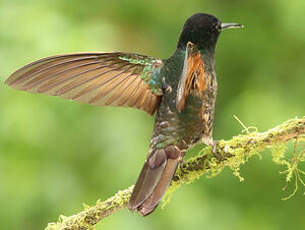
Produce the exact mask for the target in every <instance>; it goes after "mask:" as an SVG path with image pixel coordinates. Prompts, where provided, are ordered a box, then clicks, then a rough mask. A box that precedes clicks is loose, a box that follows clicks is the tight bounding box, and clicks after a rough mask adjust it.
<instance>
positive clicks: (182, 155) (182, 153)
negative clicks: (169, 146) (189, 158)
mask: <svg viewBox="0 0 305 230" xmlns="http://www.w3.org/2000/svg"><path fill="white" fill-rule="evenodd" d="M185 153H186V151H185V150H184V151H181V156H180V157H179V168H180V170H181V172H183V173H185V172H186V171H185V170H184V169H183V167H184V155H185Z"/></svg>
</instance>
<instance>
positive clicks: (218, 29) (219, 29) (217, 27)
mask: <svg viewBox="0 0 305 230" xmlns="http://www.w3.org/2000/svg"><path fill="white" fill-rule="evenodd" d="M215 29H216V30H217V31H219V32H220V31H221V22H217V24H216V25H215Z"/></svg>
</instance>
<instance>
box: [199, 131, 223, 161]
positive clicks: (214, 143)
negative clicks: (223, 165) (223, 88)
mask: <svg viewBox="0 0 305 230" xmlns="http://www.w3.org/2000/svg"><path fill="white" fill-rule="evenodd" d="M202 142H203V143H204V144H205V145H209V146H211V147H212V154H213V156H214V157H215V158H216V159H217V160H218V161H220V160H221V159H222V157H221V156H220V155H219V154H218V152H217V143H218V141H217V140H216V141H215V140H213V138H211V137H209V138H202Z"/></svg>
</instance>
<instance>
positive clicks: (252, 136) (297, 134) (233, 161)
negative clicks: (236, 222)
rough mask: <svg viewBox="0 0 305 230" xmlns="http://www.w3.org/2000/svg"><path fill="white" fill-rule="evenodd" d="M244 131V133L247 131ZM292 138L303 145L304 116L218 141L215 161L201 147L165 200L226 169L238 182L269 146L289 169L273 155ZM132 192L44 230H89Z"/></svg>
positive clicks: (122, 205) (122, 204) (178, 174)
mask: <svg viewBox="0 0 305 230" xmlns="http://www.w3.org/2000/svg"><path fill="white" fill-rule="evenodd" d="M246 131H247V132H248V129H247V130H246ZM296 138H297V139H298V142H299V143H300V142H305V117H303V118H302V119H297V118H296V119H291V120H288V121H286V122H284V123H282V124H280V125H278V126H276V127H275V128H272V129H270V130H268V131H266V132H263V133H259V132H256V131H254V132H251V133H249V132H248V133H247V134H245V135H239V136H235V137H233V138H232V139H231V140H227V141H225V140H221V141H219V142H218V143H217V155H218V156H219V157H217V159H216V158H215V157H214V156H213V154H212V151H211V148H210V147H205V148H203V149H202V150H201V151H200V152H199V154H198V155H197V156H196V157H193V158H191V159H189V160H187V161H186V163H185V164H184V167H183V170H180V169H178V170H177V172H176V174H175V176H174V178H173V181H172V184H171V186H170V188H169V191H168V192H167V193H166V197H167V200H168V199H169V197H170V196H169V195H170V194H172V192H173V191H174V190H176V189H177V188H178V187H179V186H181V185H182V184H184V183H190V182H192V181H194V180H195V179H198V178H199V177H200V176H201V175H203V174H204V173H210V174H211V175H216V174H218V173H219V172H221V171H222V170H223V169H224V168H225V167H226V166H227V167H230V168H231V169H232V170H233V174H234V175H236V176H238V177H239V178H240V180H242V177H240V175H239V167H240V165H242V164H244V163H245V162H246V161H247V160H248V159H249V158H250V157H252V156H254V155H258V154H259V153H260V152H262V151H263V150H264V149H266V148H270V147H272V148H273V149H274V150H276V151H275V152H274V153H273V154H275V155H274V156H273V158H274V161H275V162H277V163H281V162H285V164H286V166H287V167H288V168H289V166H291V165H290V163H287V162H288V161H286V160H283V154H281V155H280V156H276V152H279V151H280V150H279V149H280V148H281V146H282V147H283V144H285V143H287V142H288V141H290V140H292V139H296ZM282 152H284V151H282ZM302 157H303V158H302V159H304V156H302ZM280 160H281V161H280ZM287 164H288V165H287ZM296 169H297V168H296ZM297 170H298V169H297ZM132 189H133V186H131V187H129V188H127V189H125V190H123V191H119V192H118V193H116V194H115V195H114V196H112V197H110V198H109V199H107V200H105V201H103V202H101V201H97V202H96V205H94V206H92V207H87V208H85V210H84V211H82V212H80V213H78V214H76V215H73V216H70V217H65V216H60V217H59V220H58V222H56V223H49V224H48V226H47V227H46V230H59V229H60V230H85V229H89V228H90V227H92V226H94V225H95V224H97V223H98V222H99V221H101V220H102V219H104V218H105V217H107V216H109V215H112V214H113V213H115V212H118V211H119V210H121V209H123V208H125V207H126V206H127V203H128V200H129V198H130V195H131V192H132Z"/></svg>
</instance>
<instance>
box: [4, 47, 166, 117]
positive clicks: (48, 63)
mask: <svg viewBox="0 0 305 230" xmlns="http://www.w3.org/2000/svg"><path fill="white" fill-rule="evenodd" d="M162 66H163V63H162V60H160V59H155V58H152V57H148V56H144V55H138V54H130V53H120V52H117V53H80V54H67V55H58V56H52V57H48V58H44V59H40V60H38V61H36V62H33V63H31V64H28V65H26V66H24V67H22V68H20V69H19V70H17V71H16V72H15V73H13V74H12V75H11V76H10V77H9V78H8V79H7V80H6V84H8V85H10V86H11V87H13V88H16V89H19V90H24V91H28V92H31V93H42V94H47V95H53V96H59V97H62V98H66V99H69V100H74V101H78V102H81V103H89V104H93V105H99V106H104V105H112V106H125V107H134V108H138V109H142V110H144V111H146V112H147V113H149V114H150V115H153V114H154V112H155V110H156V108H157V106H158V104H159V101H160V97H161V95H162V87H161V81H160V79H159V78H160V77H159V76H160V70H161V68H162Z"/></svg>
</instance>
